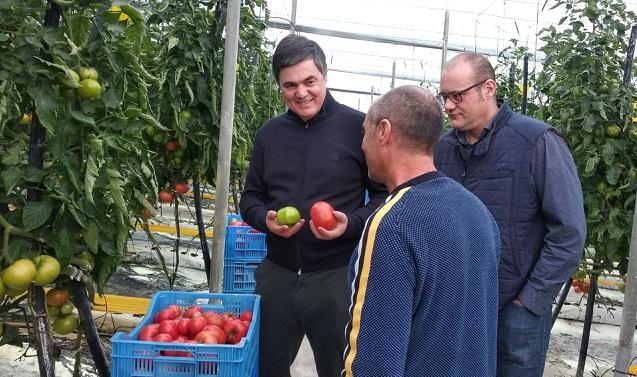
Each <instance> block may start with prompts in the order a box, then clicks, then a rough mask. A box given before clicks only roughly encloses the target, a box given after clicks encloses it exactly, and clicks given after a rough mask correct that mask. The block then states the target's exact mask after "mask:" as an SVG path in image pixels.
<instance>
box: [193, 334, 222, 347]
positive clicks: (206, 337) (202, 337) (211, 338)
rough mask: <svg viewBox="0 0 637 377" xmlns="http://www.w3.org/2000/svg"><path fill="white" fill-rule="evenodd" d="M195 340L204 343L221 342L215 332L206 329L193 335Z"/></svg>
mask: <svg viewBox="0 0 637 377" xmlns="http://www.w3.org/2000/svg"><path fill="white" fill-rule="evenodd" d="M195 342H197V343H205V344H221V342H220V341H219V339H217V337H216V336H215V334H213V333H211V332H208V331H202V332H200V333H199V334H197V335H196V336H195Z"/></svg>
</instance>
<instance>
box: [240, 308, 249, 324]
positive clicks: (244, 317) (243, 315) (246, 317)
mask: <svg viewBox="0 0 637 377" xmlns="http://www.w3.org/2000/svg"><path fill="white" fill-rule="evenodd" d="M239 319H240V320H242V321H248V322H252V312H251V311H250V310H245V311H243V312H241V315H240V316H239Z"/></svg>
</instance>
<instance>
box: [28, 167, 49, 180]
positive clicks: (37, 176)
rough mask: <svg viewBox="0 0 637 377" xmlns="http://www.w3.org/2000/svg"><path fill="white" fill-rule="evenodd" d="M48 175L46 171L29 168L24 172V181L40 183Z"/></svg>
mask: <svg viewBox="0 0 637 377" xmlns="http://www.w3.org/2000/svg"><path fill="white" fill-rule="evenodd" d="M45 175H46V172H45V171H44V170H41V169H38V168H36V167H35V166H29V167H28V168H26V170H25V171H24V179H25V180H26V181H27V182H30V183H40V182H42V179H43V178H44V176H45Z"/></svg>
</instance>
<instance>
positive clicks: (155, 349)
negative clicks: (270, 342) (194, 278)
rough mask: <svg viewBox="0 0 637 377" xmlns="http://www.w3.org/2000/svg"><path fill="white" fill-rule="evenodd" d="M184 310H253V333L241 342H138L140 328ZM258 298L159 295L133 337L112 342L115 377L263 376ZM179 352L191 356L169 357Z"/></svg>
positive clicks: (117, 336)
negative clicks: (173, 308)
mask: <svg viewBox="0 0 637 377" xmlns="http://www.w3.org/2000/svg"><path fill="white" fill-rule="evenodd" d="M172 304H177V305H179V306H180V308H181V309H182V312H183V310H185V309H186V308H188V307H190V306H192V305H199V306H201V308H202V309H203V310H204V311H209V310H214V311H216V312H219V313H225V312H232V313H235V314H236V315H239V314H240V313H241V312H243V311H246V310H250V311H252V322H251V325H250V327H249V329H248V334H247V335H246V337H245V338H242V340H241V341H240V342H239V343H237V344H196V343H195V344H192V343H164V342H153V341H141V340H137V338H138V336H139V333H140V331H141V329H142V328H143V327H144V326H146V325H148V324H151V323H153V320H154V318H155V315H156V314H157V313H158V312H159V311H160V310H162V309H164V308H166V307H168V306H169V305H172ZM259 304H260V299H259V296H257V295H253V294H242V295H236V294H225V293H223V294H219V293H204V292H172V291H171V292H169V291H161V292H157V293H156V294H155V295H154V296H153V299H152V300H151V303H150V307H149V308H148V311H147V312H146V315H145V316H144V318H143V319H142V321H141V322H140V323H139V325H137V327H135V328H134V329H133V331H131V332H130V333H129V334H125V333H121V332H118V333H115V334H114V335H113V337H112V338H111V346H112V348H111V376H112V377H142V376H144V377H147V376H152V377H247V376H252V377H256V376H258V360H259V318H260V314H259V308H260V305H259ZM165 351H177V352H179V353H180V354H181V355H187V356H166V354H167V353H168V354H170V353H171V352H165Z"/></svg>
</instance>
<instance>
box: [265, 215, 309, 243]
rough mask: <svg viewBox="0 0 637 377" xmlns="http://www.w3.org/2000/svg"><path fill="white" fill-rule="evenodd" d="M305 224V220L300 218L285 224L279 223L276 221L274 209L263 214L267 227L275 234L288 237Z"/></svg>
mask: <svg viewBox="0 0 637 377" xmlns="http://www.w3.org/2000/svg"><path fill="white" fill-rule="evenodd" d="M303 224H305V220H304V219H301V220H299V222H298V223H296V224H294V225H292V226H287V225H279V223H278V222H277V221H276V211H268V214H267V215H266V216H265V225H266V226H267V227H268V229H269V230H270V232H272V233H274V234H276V235H277V236H280V237H284V238H290V237H292V236H293V235H295V234H296V232H298V231H299V230H301V228H302V227H303Z"/></svg>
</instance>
